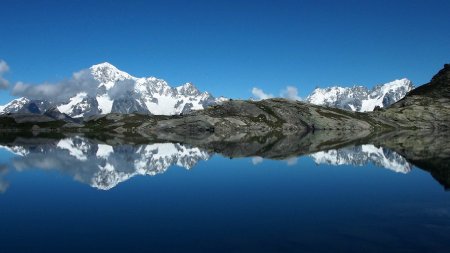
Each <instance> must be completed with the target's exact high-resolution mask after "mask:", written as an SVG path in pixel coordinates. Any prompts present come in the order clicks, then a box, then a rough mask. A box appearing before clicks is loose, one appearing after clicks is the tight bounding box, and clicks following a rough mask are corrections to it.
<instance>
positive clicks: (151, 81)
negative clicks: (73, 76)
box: [0, 63, 226, 118]
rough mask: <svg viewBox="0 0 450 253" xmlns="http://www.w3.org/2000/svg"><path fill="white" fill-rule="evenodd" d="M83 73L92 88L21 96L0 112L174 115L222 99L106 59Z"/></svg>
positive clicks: (188, 84) (0, 108)
mask: <svg viewBox="0 0 450 253" xmlns="http://www.w3.org/2000/svg"><path fill="white" fill-rule="evenodd" d="M83 74H84V75H87V78H89V79H90V80H91V79H92V81H93V83H94V85H96V87H95V89H92V88H90V89H89V91H88V90H86V91H81V92H78V93H77V94H76V95H75V96H73V97H70V98H68V99H65V100H64V101H47V100H36V99H28V98H25V97H21V98H18V99H15V100H13V101H11V102H10V103H8V104H6V105H4V106H0V113H3V114H6V113H38V114H43V113H44V112H46V111H47V110H49V109H54V108H56V109H57V110H58V111H59V112H61V113H64V114H67V115H69V116H70V117H73V118H78V117H86V116H91V115H97V114H108V113H132V112H137V113H143V114H154V115H177V114H180V113H186V112H189V111H192V110H199V109H204V108H206V107H207V106H209V105H212V104H216V103H218V102H221V101H224V100H226V99H225V98H215V97H213V96H212V95H211V94H209V93H208V92H200V91H199V90H198V89H197V88H196V87H195V86H194V85H193V84H192V83H186V84H184V85H181V86H178V87H175V88H173V87H171V86H169V84H168V83H167V82H166V81H164V80H162V79H158V78H155V77H148V78H137V77H133V76H131V75H130V74H128V73H126V72H123V71H120V70H119V69H117V68H116V67H114V66H113V65H111V64H109V63H102V64H98V65H94V66H92V67H90V68H89V69H88V70H87V71H84V72H83ZM84 78H85V79H86V77H84Z"/></svg>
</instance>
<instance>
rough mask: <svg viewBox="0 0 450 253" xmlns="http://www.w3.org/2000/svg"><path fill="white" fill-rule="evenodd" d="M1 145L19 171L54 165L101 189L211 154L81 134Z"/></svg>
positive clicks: (191, 163)
mask: <svg viewBox="0 0 450 253" xmlns="http://www.w3.org/2000/svg"><path fill="white" fill-rule="evenodd" d="M2 147H3V148H5V149H7V150H9V151H11V152H13V153H14V154H16V155H17V156H15V157H14V158H13V159H12V161H11V165H12V167H13V168H14V169H16V170H18V171H23V170H27V169H30V168H38V169H43V170H50V169H57V170H61V171H63V172H64V173H66V174H69V175H70V176H72V177H73V178H74V179H75V180H77V181H80V182H82V183H85V184H89V185H90V186H92V187H95V188H97V189H101V190H109V189H111V188H113V187H115V186H116V185H118V184H119V183H121V182H124V181H126V180H128V179H130V178H131V177H134V176H136V175H151V176H153V175H156V174H160V173H164V172H165V171H166V170H167V169H168V168H169V167H170V166H172V165H178V166H180V167H183V168H186V169H190V168H192V167H193V166H195V164H196V163H197V162H198V161H199V160H208V158H209V157H210V155H209V154H208V153H207V152H205V151H202V150H200V149H199V148H195V147H192V148H191V147H187V146H184V145H180V144H176V143H155V144H150V145H132V144H121V145H116V146H112V145H108V144H104V143H99V142H96V141H93V140H90V139H87V138H84V137H71V138H65V139H61V140H59V141H54V142H45V143H41V144H39V143H37V144H29V145H23V146H19V145H17V146H11V147H7V146H2Z"/></svg>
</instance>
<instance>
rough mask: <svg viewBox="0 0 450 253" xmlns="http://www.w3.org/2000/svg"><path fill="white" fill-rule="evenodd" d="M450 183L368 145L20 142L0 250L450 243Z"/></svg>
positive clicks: (360, 247)
mask: <svg viewBox="0 0 450 253" xmlns="http://www.w3.org/2000/svg"><path fill="white" fill-rule="evenodd" d="M444 188H445V187H444V185H441V184H440V183H439V182H438V181H436V180H435V179H434V178H433V176H432V175H431V174H430V173H429V172H427V171H426V170H422V169H421V168H418V167H416V166H414V165H412V164H411V163H409V162H408V160H406V159H405V158H404V157H402V156H401V155H399V154H397V153H395V152H393V151H390V150H388V149H385V148H382V147H376V146H374V145H371V144H365V145H353V146H350V147H344V148H340V149H335V150H324V151H320V152H316V153H313V154H308V155H304V156H301V157H296V156H294V157H286V159H283V160H269V159H264V158H262V157H258V156H255V157H247V158H233V159H229V158H227V157H225V156H223V155H221V154H216V153H213V152H211V151H206V150H203V149H201V148H197V147H193V146H186V145H182V144H176V143H152V144H117V145H112V144H106V143H102V142H100V141H95V140H90V139H87V138H84V137H70V138H64V139H59V140H52V141H48V140H34V141H30V140H28V141H24V142H20V141H18V142H17V141H16V142H14V143H11V144H5V145H2V146H1V148H0V190H1V194H0V224H1V226H0V252H94V251H95V252H119V251H122V252H143V251H144V252H153V251H154V252H449V251H450V193H449V192H447V191H445V189H444ZM330 250H331V251H330Z"/></svg>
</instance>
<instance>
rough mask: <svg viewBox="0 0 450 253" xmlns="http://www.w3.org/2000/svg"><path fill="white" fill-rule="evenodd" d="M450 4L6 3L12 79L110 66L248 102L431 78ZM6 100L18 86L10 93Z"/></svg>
mask: <svg viewBox="0 0 450 253" xmlns="http://www.w3.org/2000/svg"><path fill="white" fill-rule="evenodd" d="M449 13H450V1H448V0H446V1H382V0H378V1H357V0H355V1H300V0H299V1H261V0H258V1H232V0H228V1H187V0H186V1H170V0H165V1H111V0H108V1H77V0H72V1H37V0H35V1H20V0H2V2H1V4H0V33H1V34H0V38H1V40H0V59H3V60H5V61H6V62H8V64H9V66H10V72H9V73H7V74H6V75H5V78H7V79H9V81H10V82H11V83H14V82H16V81H25V82H28V83H41V82H45V81H49V82H52V81H57V80H60V79H63V78H67V77H69V76H70V75H71V74H72V72H74V71H77V70H80V69H83V68H87V67H89V66H91V65H93V64H96V63H100V62H105V61H108V62H110V63H112V64H114V65H116V66H117V67H118V68H120V69H122V70H124V71H126V72H128V73H130V74H132V75H135V76H150V75H152V76H156V77H160V78H163V79H165V80H167V81H168V82H169V83H170V84H172V85H179V84H182V83H184V82H188V81H189V82H193V83H195V84H196V85H197V86H198V87H199V88H200V89H202V90H208V91H210V92H212V93H213V94H214V95H217V96H218V95H224V96H227V97H235V98H248V97H250V96H251V93H250V91H251V89H252V87H259V88H262V89H263V90H265V91H266V92H268V93H272V94H278V93H279V91H280V90H281V89H283V88H284V87H285V86H286V85H292V86H296V87H298V89H299V92H300V95H301V96H305V95H307V94H308V93H310V92H311V91H312V90H313V89H314V87H315V86H321V87H326V86H330V85H335V84H339V85H348V86H349V85H353V84H364V85H367V86H373V85H375V84H378V83H384V82H387V81H390V80H393V79H396V78H402V77H407V78H409V79H411V80H412V81H413V82H414V83H415V84H423V83H425V82H427V81H428V80H429V79H430V78H431V76H432V75H433V74H434V73H436V72H437V71H438V70H439V69H440V68H441V67H442V66H443V64H444V63H446V62H447V63H448V62H450V31H449V27H450V14H449ZM0 93H1V95H0V102H2V103H3V102H5V100H6V99H7V93H8V91H5V90H1V91H0Z"/></svg>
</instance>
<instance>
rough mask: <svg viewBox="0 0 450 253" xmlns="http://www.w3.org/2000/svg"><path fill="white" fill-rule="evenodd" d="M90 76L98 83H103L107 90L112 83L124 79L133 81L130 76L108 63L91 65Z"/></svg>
mask: <svg viewBox="0 0 450 253" xmlns="http://www.w3.org/2000/svg"><path fill="white" fill-rule="evenodd" d="M89 70H90V72H91V74H92V76H93V77H94V78H95V79H96V80H97V81H99V82H100V83H105V84H106V85H105V86H106V87H107V88H110V86H112V85H111V84H112V83H113V82H117V81H122V80H125V79H135V78H134V77H133V76H131V75H130V74H128V73H126V72H124V71H121V70H119V69H118V68H116V67H115V66H114V65H112V64H111V63H109V62H104V63H100V64H96V65H93V66H92V67H90V68H89Z"/></svg>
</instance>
